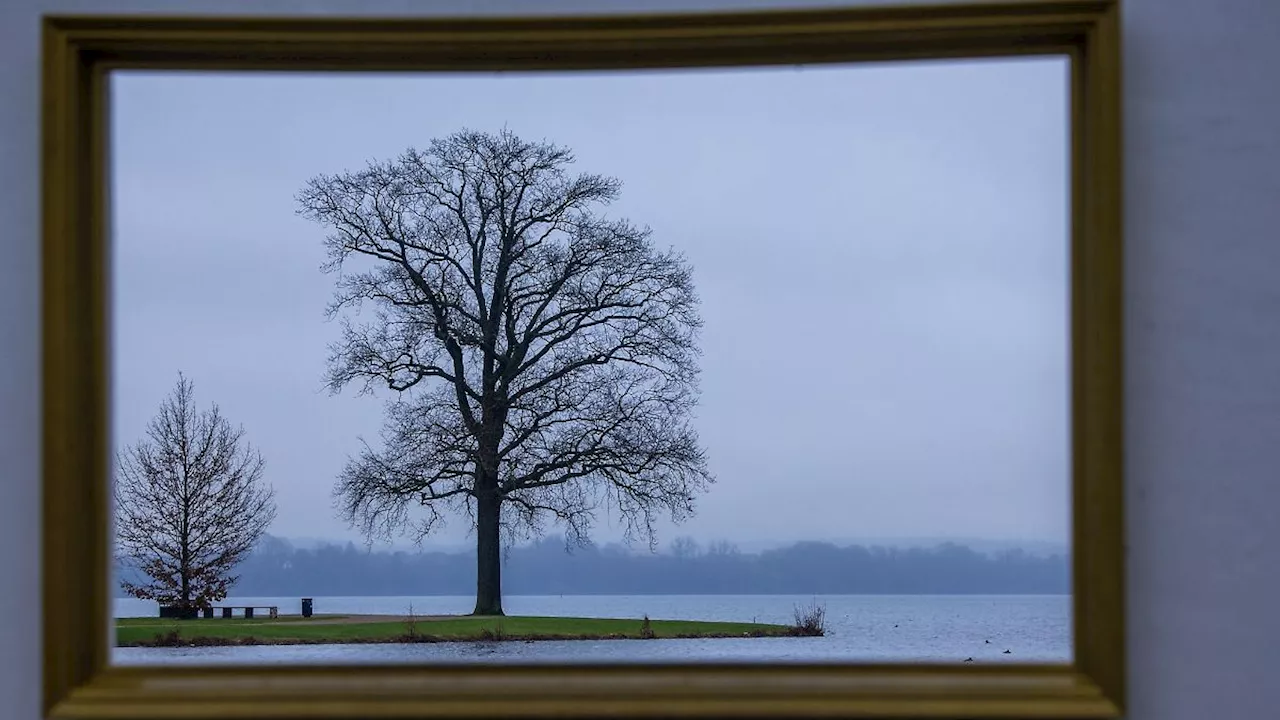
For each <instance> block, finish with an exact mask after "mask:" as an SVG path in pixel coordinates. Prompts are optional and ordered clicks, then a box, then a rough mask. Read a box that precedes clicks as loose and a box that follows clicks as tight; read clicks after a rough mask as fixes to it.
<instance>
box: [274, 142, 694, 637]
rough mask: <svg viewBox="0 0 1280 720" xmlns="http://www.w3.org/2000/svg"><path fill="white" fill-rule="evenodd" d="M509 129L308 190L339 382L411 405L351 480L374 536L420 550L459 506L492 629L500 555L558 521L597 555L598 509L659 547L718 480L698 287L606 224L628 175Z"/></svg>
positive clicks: (342, 501)
mask: <svg viewBox="0 0 1280 720" xmlns="http://www.w3.org/2000/svg"><path fill="white" fill-rule="evenodd" d="M573 162H574V156H573V154H572V153H571V151H570V150H569V149H567V148H564V147H560V146H557V145H554V144H551V143H548V142H527V141H524V140H521V139H520V138H518V137H517V136H515V135H514V134H512V133H511V132H509V131H505V130H504V131H502V132H500V133H497V134H490V133H483V132H475V131H470V130H463V131H460V132H457V133H454V134H452V135H449V136H448V137H445V138H443V139H437V140H433V141H432V142H431V143H430V145H429V147H428V148H427V149H426V150H423V151H420V150H417V149H409V150H408V151H406V152H404V153H403V154H402V155H400V156H399V157H398V158H396V159H395V160H392V161H385V162H374V163H371V164H369V165H368V166H367V167H366V168H365V169H363V170H360V171H357V172H344V173H342V174H339V175H321V176H318V177H316V178H313V179H312V180H311V181H310V182H309V183H308V184H307V185H306V187H305V188H304V189H303V191H302V192H301V193H300V194H299V196H298V201H299V204H300V213H301V214H302V215H303V216H305V217H307V218H310V219H312V220H314V221H317V222H318V223H320V224H322V225H323V226H325V227H326V228H327V230H328V235H327V239H326V244H327V247H328V250H329V257H330V261H329V263H328V264H327V265H326V266H325V269H326V270H328V271H330V272H334V273H338V272H339V271H341V273H340V274H339V275H338V280H337V289H336V293H335V298H334V301H333V303H332V305H331V306H330V308H329V311H330V313H331V315H333V316H337V317H340V318H341V320H342V323H343V330H342V339H341V341H340V342H338V343H336V344H335V345H334V346H333V347H332V355H331V357H330V365H329V375H328V383H329V385H330V388H331V389H332V390H334V391H335V392H336V391H338V390H339V389H341V388H342V387H344V386H346V385H348V384H350V383H353V382H356V383H361V384H362V385H363V387H364V388H365V389H372V388H373V387H377V386H381V387H385V388H389V389H391V390H393V391H397V392H398V393H399V396H398V397H397V398H396V399H395V400H394V401H393V402H391V403H390V404H389V405H388V407H387V411H386V422H385V426H384V428H383V432H382V443H381V447H377V448H375V447H373V446H370V445H368V444H366V446H365V449H364V450H363V451H362V452H361V453H360V454H359V456H358V457H355V458H353V459H352V460H351V461H350V462H349V463H348V465H347V466H346V467H345V469H344V470H343V471H342V473H341V475H340V477H339V478H338V481H337V483H336V486H335V497H336V498H337V500H338V503H339V506H340V508H341V510H342V512H343V513H344V515H345V516H346V517H347V519H348V520H349V521H350V522H352V523H353V524H354V525H356V526H359V527H360V528H361V529H362V530H363V531H364V532H365V533H366V534H367V535H369V536H375V535H379V536H385V535H389V534H393V533H397V532H400V531H409V532H410V533H413V534H416V535H417V537H419V538H421V537H422V536H423V535H425V534H427V533H429V532H430V531H431V530H432V529H433V528H434V527H436V525H437V523H439V522H440V521H441V520H442V519H443V517H444V516H445V513H446V512H454V513H465V514H466V515H467V516H468V517H469V518H470V520H471V522H472V523H473V526H474V529H475V533H476V548H477V560H476V567H477V575H476V605H475V613H476V614H501V613H502V600H501V551H500V548H501V542H502V537H503V533H507V534H508V539H509V540H512V539H514V538H515V537H519V536H527V535H528V534H537V533H538V532H540V531H541V530H542V529H543V527H544V526H545V523H547V522H548V521H553V522H558V523H560V524H563V525H564V526H565V527H566V528H567V529H568V532H569V534H570V536H571V537H572V538H574V539H576V540H578V541H583V540H584V539H585V538H586V537H587V536H588V533H589V530H590V527H591V522H592V520H593V518H594V516H595V513H596V511H598V510H599V509H600V508H601V506H602V505H603V504H606V503H607V504H608V505H609V506H610V507H611V508H613V509H615V510H616V511H617V514H618V516H619V517H620V518H621V519H622V520H623V521H624V522H625V524H626V528H627V531H628V532H629V533H639V534H641V535H644V536H645V537H647V538H648V539H649V540H650V542H653V523H654V520H655V518H656V514H657V513H659V512H663V511H665V512H667V513H669V514H670V515H671V516H672V517H673V518H674V519H675V520H677V521H679V520H681V519H683V518H685V517H687V516H688V515H689V514H691V513H692V512H693V509H694V500H695V496H696V495H697V494H698V493H699V492H702V491H704V490H705V489H706V488H707V486H708V484H709V483H711V482H713V478H712V476H711V474H710V472H709V471H708V469H707V462H706V454H705V451H704V450H703V449H702V448H701V446H700V445H699V442H698V437H697V434H696V433H695V431H694V430H693V429H692V427H691V426H690V423H689V416H690V411H691V409H692V408H693V406H694V404H695V402H696V399H697V378H698V366H697V363H696V358H697V354H698V348H697V336H698V330H699V328H700V327H701V318H700V317H699V315H698V312H697V305H698V301H697V297H696V294H695V292H694V287H693V280H692V272H691V268H690V267H689V265H688V264H687V263H686V262H685V261H684V259H683V257H682V256H680V255H679V254H678V253H676V252H674V251H659V250H657V249H656V248H655V247H654V245H653V243H652V242H651V238H650V231H649V229H648V228H643V227H638V226H636V225H634V224H632V223H631V222H629V221H627V220H624V219H610V218H608V217H606V216H605V215H604V214H603V213H602V212H601V209H602V208H604V207H605V206H607V205H608V204H609V203H611V202H612V201H614V200H615V199H616V198H617V197H618V195H619V192H620V189H621V184H620V182H619V181H618V180H616V179H613V178H610V177H605V176H602V175H595V174H589V173H577V174H573V173H570V171H569V168H570V165H572V163H573Z"/></svg>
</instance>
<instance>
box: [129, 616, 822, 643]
mask: <svg viewBox="0 0 1280 720" xmlns="http://www.w3.org/2000/svg"><path fill="white" fill-rule="evenodd" d="M337 619H341V616H316V617H315V618H312V620H313V621H314V620H337ZM300 620H302V618H300V617H296V616H282V617H280V618H278V619H275V620H271V619H267V618H263V619H259V618H254V619H253V620H244V619H239V618H234V619H229V620H223V619H221V618H214V619H211V620H205V619H198V620H170V619H161V618H122V619H118V620H116V643H117V645H119V646H121V647H126V646H135V645H188V644H196V645H228V644H246V645H248V644H303V643H378V642H448V641H466V640H590V639H624V638H636V639H639V638H644V637H653V638H683V637H744V636H745V637H773V636H794V635H797V634H801V633H798V632H797V631H796V630H795V629H794V628H791V627H788V626H785V625H766V624H764V623H727V622H697V621H690V620H653V621H651V622H650V623H649V627H648V630H649V631H651V634H649V633H648V632H646V630H645V623H644V621H643V620H631V619H625V620H616V619H603V618H561V617H503V618H493V617H469V616H459V617H456V618H448V619H438V620H419V621H418V622H417V623H416V627H415V633H414V634H413V635H410V631H409V625H408V623H406V622H405V621H404V620H403V619H400V618H396V619H388V621H386V622H335V623H325V624H312V623H301V622H299V621H300Z"/></svg>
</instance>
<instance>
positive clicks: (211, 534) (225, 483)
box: [115, 375, 276, 611]
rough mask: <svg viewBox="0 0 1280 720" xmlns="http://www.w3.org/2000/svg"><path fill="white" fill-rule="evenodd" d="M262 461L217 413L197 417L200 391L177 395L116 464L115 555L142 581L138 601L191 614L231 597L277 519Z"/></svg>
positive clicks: (185, 387) (133, 589)
mask: <svg viewBox="0 0 1280 720" xmlns="http://www.w3.org/2000/svg"><path fill="white" fill-rule="evenodd" d="M262 472H263V461H262V456H261V454H260V453H259V452H258V451H257V450H255V449H253V448H252V447H251V446H250V445H249V444H248V443H247V442H245V439H244V430H243V429H241V428H238V427H233V426H232V425H231V423H230V422H228V421H227V419H226V418H224V417H223V416H222V414H221V412H220V411H219V410H218V407H217V406H216V405H213V406H211V407H210V408H209V409H207V410H199V409H197V408H196V405H195V395H194V389H193V386H192V383H191V381H190V380H188V379H187V378H186V377H183V376H181V375H179V377H178V384H177V386H176V387H175V388H174V390H173V392H172V393H171V394H170V395H169V396H168V397H167V398H165V400H164V401H163V402H161V404H160V410H159V412H158V413H157V414H156V416H155V417H153V418H152V419H151V422H150V423H148V425H147V430H146V435H145V437H144V438H143V439H142V440H140V441H139V442H138V443H136V444H134V445H129V446H126V447H125V448H124V449H123V450H122V451H120V452H119V453H118V454H117V460H116V471H115V523H116V552H117V556H118V560H119V561H120V562H121V564H122V565H124V566H126V567H128V568H130V569H132V570H133V571H135V572H136V573H137V574H139V575H141V576H142V577H141V579H126V580H124V581H123V582H122V583H121V585H122V586H123V587H124V589H125V591H126V592H128V593H129V594H130V595H133V596H134V597H137V598H143V599H151V600H157V601H159V602H160V604H161V605H172V606H177V607H179V608H182V609H183V610H186V611H192V610H194V609H196V608H199V607H203V606H205V605H208V604H210V603H212V602H216V601H218V600H221V599H223V598H225V597H226V596H227V589H228V588H229V587H230V586H231V585H232V584H233V583H234V582H235V580H236V576H234V575H232V574H231V572H232V570H233V569H234V568H235V566H236V565H237V564H239V563H240V561H242V560H243V559H244V558H245V556H246V555H248V554H249V552H250V551H251V550H252V549H253V547H254V545H255V544H256V543H257V542H258V540H259V538H261V537H262V534H263V533H264V532H265V531H266V529H267V526H268V525H270V524H271V521H272V520H273V519H275V512H276V511H275V503H274V501H273V495H274V492H273V490H272V489H271V487H270V486H268V485H266V484H265V483H264V482H263V481H262Z"/></svg>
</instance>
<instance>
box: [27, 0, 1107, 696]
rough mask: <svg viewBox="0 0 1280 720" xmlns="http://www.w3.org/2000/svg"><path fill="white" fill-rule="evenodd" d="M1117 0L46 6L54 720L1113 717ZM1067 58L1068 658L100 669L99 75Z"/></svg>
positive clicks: (104, 485) (105, 386)
mask: <svg viewBox="0 0 1280 720" xmlns="http://www.w3.org/2000/svg"><path fill="white" fill-rule="evenodd" d="M1118 16H1119V4H1118V2H1116V1H1115V0H1032V1H1030V2H1013V3H1003V4H949V5H936V6H920V5H914V6H905V7H869V8H868V7H860V8H848V9H821V10H803V11H753V12H734V13H691V14H671V15H625V16H619V15H591V16H577V17H527V18H489V19H476V18H465V19H464V18H442V19H359V20H357V19H337V18H324V19H321V18H314V17H313V18H305V19H304V18H289V19H286V18H253V19H249V18H208V17H152V16H93V17H89V16H53V17H46V18H45V19H44V25H43V83H44V84H43V227H44V237H43V243H44V245H43V248H44V250H43V293H44V295H43V363H44V364H43V423H44V425H43V468H44V470H43V472H44V480H43V482H44V489H43V492H44V501H43V502H44V505H43V513H44V516H43V520H44V523H43V525H44V530H43V548H42V549H43V594H44V636H43V642H44V692H43V707H44V711H45V712H46V714H48V715H49V716H50V717H56V718H86V719H87V718H161V717H164V718H177V717H181V718H249V717H254V718H339V717H361V718H393V717H396V718H400V717H444V716H501V717H532V716H552V715H554V716H566V717H567V716H592V717H595V716H635V717H639V716H659V715H661V716H670V717H674V716H704V717H705V716H721V717H730V716H740V717H747V716H751V717H764V716H797V717H798V716H808V717H818V716H833V717H834V716H846V717H869V716H877V717H961V716H963V717H977V716H981V717H1023V718H1030V717H1064V718H1065V717H1081V718H1083V717H1090V718H1102V717H1118V716H1119V715H1120V714H1121V713H1122V711H1123V708H1124V698H1125V642H1124V582H1123V581H1124V549H1123V528H1122V504H1121V499H1122V437H1121V435H1122V364H1121V360H1122V356H1121V340H1122V329H1121V319H1122V305H1121V261H1122V245H1121V217H1120V213H1121V202H1120V188H1121V185H1120V132H1121V128H1120V86H1119V84H1120V58H1119V17H1118ZM1032 54H1062V55H1066V56H1068V57H1069V58H1070V61H1071V93H1072V95H1071V108H1072V110H1071V173H1072V176H1071V185H1070V187H1071V189H1072V199H1071V218H1072V228H1071V234H1070V237H1071V253H1070V268H1071V280H1070V288H1071V299H1070V308H1071V321H1070V328H1071V331H1070V332H1071V335H1070V338H1071V347H1072V361H1071V365H1070V367H1071V382H1072V395H1071V398H1072V399H1071V403H1072V413H1073V415H1072V421H1071V428H1072V440H1071V448H1072V463H1073V466H1072V470H1071V473H1072V475H1071V477H1072V483H1073V490H1072V502H1073V524H1072V543H1073V544H1072V563H1073V570H1072V572H1073V599H1072V602H1073V617H1074V637H1073V640H1074V661H1073V662H1072V663H1071V664H1067V665H1044V666H1037V665H1017V664H1008V665H1003V664H1001V665H980V666H975V665H910V664H904V665H885V664H855V665H829V664H823V665H800V664H787V665H747V666H734V665H715V664H699V665H685V666H679V665H664V666H634V665H633V666H625V665H623V666H605V665H592V666H585V665H584V666H564V665H557V666H510V667H499V666H485V667H460V666H449V665H442V666H433V667H432V666H403V665H400V666H358V667H347V666H341V667H328V666H315V667H298V666H295V667H250V666H239V667H217V668H208V667H201V668H191V667H186V668H183V667H145V668H144V667H113V666H111V665H110V664H109V662H108V652H109V639H108V638H109V632H110V631H109V628H110V625H109V617H108V616H109V612H108V607H109V595H110V593H109V588H108V584H109V571H108V568H109V534H108V533H109V517H108V511H109V502H108V499H109V498H108V460H109V457H110V449H109V446H108V441H109V432H108V417H109V413H108V409H109V404H110V402H111V397H110V390H109V377H110V376H109V369H108V360H109V357H108V339H109V327H110V324H109V317H108V312H107V298H108V287H109V283H110V278H109V265H108V261H107V258H108V254H107V228H108V187H107V172H106V149H107V148H106V143H107V133H106V106H107V101H108V98H107V83H106V79H107V73H108V72H109V71H111V70H113V69H121V68H148V69H210V70H213V69H217V70H232V69H235V70H312V71H314V70H380V71H388V70H418V71H426V70H446V69H447V70H455V71H456V70H467V69H470V70H495V69H522V70H528V69H560V70H565V69H588V68H589V69H605V68H618V69H621V68H659V67H677V66H734V65H738V66H741V65H770V64H797V63H821V62H834V61H887V60H904V59H925V58H934V59H936V58H969V57H982V56H1007V55H1032Z"/></svg>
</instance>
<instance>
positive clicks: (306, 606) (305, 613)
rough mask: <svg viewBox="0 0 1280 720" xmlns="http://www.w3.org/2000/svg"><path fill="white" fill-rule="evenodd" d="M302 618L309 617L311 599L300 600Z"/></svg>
mask: <svg viewBox="0 0 1280 720" xmlns="http://www.w3.org/2000/svg"><path fill="white" fill-rule="evenodd" d="M302 617H311V598H302Z"/></svg>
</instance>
